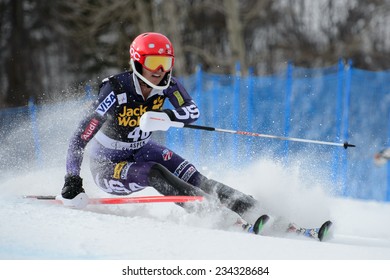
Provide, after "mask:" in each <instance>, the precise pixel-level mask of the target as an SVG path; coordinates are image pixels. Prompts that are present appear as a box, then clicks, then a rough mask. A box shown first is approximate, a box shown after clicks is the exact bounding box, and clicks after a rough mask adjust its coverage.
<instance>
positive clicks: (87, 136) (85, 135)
mask: <svg viewBox="0 0 390 280" xmlns="http://www.w3.org/2000/svg"><path fill="white" fill-rule="evenodd" d="M98 124H99V121H98V120H97V119H92V120H91V121H90V122H89V123H88V125H87V127H86V128H85V130H84V132H83V134H81V139H83V140H85V141H88V140H89V139H90V138H91V136H92V134H93V132H94V131H95V129H96V128H97V126H98Z"/></svg>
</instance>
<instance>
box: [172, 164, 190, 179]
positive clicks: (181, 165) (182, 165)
mask: <svg viewBox="0 0 390 280" xmlns="http://www.w3.org/2000/svg"><path fill="white" fill-rule="evenodd" d="M189 164H190V163H189V162H188V161H187V160H185V161H183V162H182V163H180V164H179V166H178V167H177V168H176V170H175V172H174V173H173V174H175V175H176V176H179V175H180V174H181V172H183V170H184V169H185V168H186V167H187V166H188V165H189Z"/></svg>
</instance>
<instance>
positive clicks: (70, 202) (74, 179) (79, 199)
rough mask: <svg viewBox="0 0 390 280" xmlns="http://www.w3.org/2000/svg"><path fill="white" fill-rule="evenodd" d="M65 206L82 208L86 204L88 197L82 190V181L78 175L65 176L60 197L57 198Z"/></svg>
mask: <svg viewBox="0 0 390 280" xmlns="http://www.w3.org/2000/svg"><path fill="white" fill-rule="evenodd" d="M57 199H59V200H61V201H62V203H63V204H64V205H65V206H68V207H72V208H78V209H81V208H84V207H85V206H87V204H88V200H89V199H88V196H87V194H86V193H85V191H84V189H83V179H81V177H80V176H78V175H66V176H65V184H64V187H63V188H62V191H61V195H59V196H57Z"/></svg>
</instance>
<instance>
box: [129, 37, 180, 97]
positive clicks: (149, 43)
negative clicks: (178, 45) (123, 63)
mask: <svg viewBox="0 0 390 280" xmlns="http://www.w3.org/2000/svg"><path fill="white" fill-rule="evenodd" d="M129 51H130V65H131V67H132V68H133V71H134V74H135V75H137V77H138V78H140V79H141V80H142V81H144V82H145V83H146V84H147V85H149V86H150V87H152V88H155V89H160V90H164V89H166V88H167V87H168V86H169V82H170V81H171V72H172V68H173V65H174V62H175V56H174V50H173V46H172V43H171V41H169V39H168V38H167V37H166V36H164V35H162V34H160V33H154V32H147V33H143V34H141V35H138V36H137V37H136V38H135V39H134V41H133V42H132V43H131V45H130V50H129ZM142 67H144V68H146V69H148V70H149V71H156V70H157V69H159V68H161V69H162V70H163V71H164V72H166V74H165V77H164V79H163V80H162V81H161V83H160V84H159V85H157V86H156V85H154V84H153V83H151V82H149V81H148V79H146V78H145V77H144V76H142Z"/></svg>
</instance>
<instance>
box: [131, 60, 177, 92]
mask: <svg viewBox="0 0 390 280" xmlns="http://www.w3.org/2000/svg"><path fill="white" fill-rule="evenodd" d="M130 65H131V68H132V69H133V72H134V74H135V75H136V76H137V77H138V78H139V79H141V80H142V81H143V82H144V83H145V84H147V85H148V86H150V87H152V88H154V89H158V90H165V89H167V88H168V86H169V84H170V83H171V74H172V70H171V71H170V72H168V73H166V74H165V75H168V77H166V76H164V79H163V81H164V80H166V82H167V83H166V84H165V85H162V86H160V85H157V86H156V85H154V84H152V83H151V82H149V81H148V79H146V78H145V77H144V76H142V75H141V73H139V72H138V70H137V68H136V67H135V64H134V61H133V59H130Z"/></svg>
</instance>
